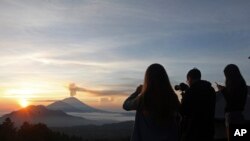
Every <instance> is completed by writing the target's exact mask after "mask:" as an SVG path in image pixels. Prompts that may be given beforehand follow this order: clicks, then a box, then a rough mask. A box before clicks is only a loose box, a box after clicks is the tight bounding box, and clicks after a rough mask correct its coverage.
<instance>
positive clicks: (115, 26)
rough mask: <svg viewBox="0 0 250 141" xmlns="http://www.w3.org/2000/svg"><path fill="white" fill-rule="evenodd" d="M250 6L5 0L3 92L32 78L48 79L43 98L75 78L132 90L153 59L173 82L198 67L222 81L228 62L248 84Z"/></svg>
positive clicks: (223, 1) (1, 12) (166, 0)
mask: <svg viewBox="0 0 250 141" xmlns="http://www.w3.org/2000/svg"><path fill="white" fill-rule="evenodd" d="M249 7H250V1H249V0H237V1H236V0H209V1H208V0H185V1H184V0H183V1H181V0H143V1H140V0H138V1H135V0H126V1H125V0H105V1H104V0H21V1H20V0H1V1H0V60H1V64H0V68H1V69H0V78H1V82H0V86H1V87H2V96H4V92H5V91H6V90H8V89H13V87H15V88H17V87H18V88H19V87H21V86H20V85H21V84H23V83H26V82H27V83H32V84H35V83H36V82H37V83H38V82H39V83H41V82H44V83H47V82H48V83H49V86H50V87H49V86H46V87H44V89H46V88H47V90H46V92H43V93H42V92H41V95H44V96H43V97H42V98H43V99H48V98H49V94H50V93H58V95H55V96H58V97H60V98H61V97H63V96H62V94H64V93H66V92H65V90H64V89H60V86H62V87H63V85H66V84H68V83H70V82H75V83H77V84H79V85H81V86H82V87H86V88H90V89H95V90H110V91H113V90H114V91H122V92H128V93H129V92H132V91H133V90H134V89H135V87H136V86H137V85H138V84H140V83H142V81H143V77H144V72H145V70H146V68H147V66H149V65H150V64H151V63H155V62H157V63H161V64H162V65H164V67H165V68H166V70H167V72H168V74H169V76H170V79H171V81H172V82H173V84H177V83H180V82H182V81H184V82H185V81H186V73H187V72H188V70H189V69H192V68H193V67H197V68H198V69H200V70H201V71H202V74H203V79H207V80H209V81H211V82H215V81H217V82H219V83H222V84H223V82H224V76H223V69H224V67H225V66H226V65H227V64H229V63H234V64H237V65H238V66H239V68H240V70H241V72H242V74H243V76H244V78H245V80H246V81H247V83H248V84H250V73H249V70H250V60H249V59H248V57H249V56H250V14H249V13H250V8H249ZM44 85H45V84H44ZM53 85H55V89H54V88H53ZM39 88H40V89H42V87H40V86H39ZM45 93H46V94H45ZM59 93H60V94H59ZM118 95H119V94H118ZM120 95H123V96H127V95H126V94H125V95H124V94H120ZM0 96H1V94H0ZM98 96H99V97H101V98H104V101H105V95H104V97H103V95H98Z"/></svg>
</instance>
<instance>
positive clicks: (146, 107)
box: [123, 64, 179, 141]
mask: <svg viewBox="0 0 250 141" xmlns="http://www.w3.org/2000/svg"><path fill="white" fill-rule="evenodd" d="M123 108H124V109H125V110H127V111H129V110H136V117H135V125H134V130H133V134H132V137H131V141H177V140H178V127H177V123H176V116H177V114H178V108H179V101H178V98H177V95H176V94H175V92H174V91H173V88H172V86H171V84H170V81H169V78H168V75H167V73H166V71H165V69H164V67H163V66H162V65H160V64H152V65H150V66H149V67H148V69H147V71H146V73H145V78H144V84H143V86H142V85H140V86H139V87H137V89H136V91H135V92H134V93H133V94H132V95H131V96H129V97H128V98H127V99H126V100H125V102H124V104H123Z"/></svg>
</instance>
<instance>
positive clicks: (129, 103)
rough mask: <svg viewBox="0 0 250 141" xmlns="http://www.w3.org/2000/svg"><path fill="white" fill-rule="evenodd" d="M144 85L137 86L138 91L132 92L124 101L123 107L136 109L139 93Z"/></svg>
mask: <svg viewBox="0 0 250 141" xmlns="http://www.w3.org/2000/svg"><path fill="white" fill-rule="evenodd" d="M141 89H142V85H140V86H139V87H137V89H136V91H135V92H134V93H133V94H131V95H130V96H129V97H128V98H127V99H126V100H125V101H124V103H123V109H124V110H126V111H130V110H136V109H137V107H138V104H139V96H138V95H139V94H140V93H141Z"/></svg>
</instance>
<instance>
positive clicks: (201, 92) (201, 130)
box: [181, 68, 216, 141]
mask: <svg viewBox="0 0 250 141" xmlns="http://www.w3.org/2000/svg"><path fill="white" fill-rule="evenodd" d="M187 83H188V85H189V88H188V89H187V90H186V92H185V94H184V95H183V97H182V103H181V114H182V117H183V118H182V133H181V140H182V141H212V140H213V137H214V114H215V102H216V95H215V90H214V89H213V87H212V86H211V83H210V82H208V81H205V80H201V72H200V71H199V70H198V69H196V68H194V69H192V70H190V71H189V72H188V74H187Z"/></svg>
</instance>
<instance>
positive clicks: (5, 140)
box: [0, 118, 129, 141]
mask: <svg viewBox="0 0 250 141" xmlns="http://www.w3.org/2000/svg"><path fill="white" fill-rule="evenodd" d="M72 130H74V131H72V132H75V131H76V129H74V128H72ZM78 131H79V130H78ZM80 132H81V131H80ZM83 132H84V131H83ZM91 132H93V133H92V135H94V134H95V133H96V132H95V131H94V130H91ZM102 132H103V131H102ZM108 132H109V131H108ZM106 133H107V132H106ZM111 134H112V133H111ZM86 135H87V134H84V136H81V137H80V136H75V135H68V134H65V133H61V132H58V131H52V130H51V129H49V128H48V127H47V126H46V125H45V124H42V123H38V124H30V123H28V122H24V123H23V124H22V126H20V128H16V127H15V124H14V122H12V121H11V119H10V118H6V119H5V121H4V122H3V123H2V124H0V141H129V137H126V138H124V137H117V136H116V137H115V138H114V137H112V138H107V136H102V137H100V136H99V137H98V134H97V136H95V137H93V136H92V137H88V136H86Z"/></svg>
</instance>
